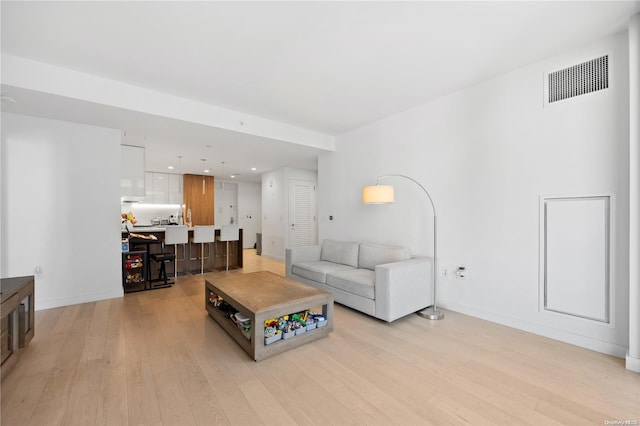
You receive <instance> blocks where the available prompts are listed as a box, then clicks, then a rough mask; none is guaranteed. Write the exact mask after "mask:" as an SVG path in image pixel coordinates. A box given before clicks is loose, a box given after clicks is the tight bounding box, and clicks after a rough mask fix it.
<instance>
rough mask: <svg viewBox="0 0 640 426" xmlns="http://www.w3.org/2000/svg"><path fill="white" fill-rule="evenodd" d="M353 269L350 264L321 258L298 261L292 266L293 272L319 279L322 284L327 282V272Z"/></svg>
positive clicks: (313, 279) (307, 277) (308, 277)
mask: <svg viewBox="0 0 640 426" xmlns="http://www.w3.org/2000/svg"><path fill="white" fill-rule="evenodd" d="M349 269H353V267H351V266H348V265H341V264H339V263H333V262H325V261H324V260H319V261H315V262H298V263H296V264H294V265H292V266H291V273H293V274H294V275H298V276H300V277H303V278H306V279H308V280H312V281H317V282H319V283H322V284H326V283H327V273H329V272H336V271H344V270H349Z"/></svg>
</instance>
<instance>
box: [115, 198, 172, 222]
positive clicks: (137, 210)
mask: <svg viewBox="0 0 640 426" xmlns="http://www.w3.org/2000/svg"><path fill="white" fill-rule="evenodd" d="M128 212H132V213H133V215H134V216H135V218H136V220H137V223H136V226H151V224H152V220H153V219H160V220H161V221H162V220H167V221H168V220H169V218H170V217H171V215H174V216H175V218H176V221H179V220H180V219H181V217H180V216H181V215H182V212H181V208H180V206H179V205H177V204H141V203H122V204H121V205H120V213H128ZM163 223H164V222H163ZM180 223H181V222H180ZM129 227H131V225H129Z"/></svg>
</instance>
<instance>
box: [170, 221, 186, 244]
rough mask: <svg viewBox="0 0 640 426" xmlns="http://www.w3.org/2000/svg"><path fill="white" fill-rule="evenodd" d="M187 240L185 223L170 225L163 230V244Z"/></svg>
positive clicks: (179, 242)
mask: <svg viewBox="0 0 640 426" xmlns="http://www.w3.org/2000/svg"><path fill="white" fill-rule="evenodd" d="M188 242H189V228H187V226H186V225H171V226H167V227H166V229H165V230H164V243H165V245H168V246H170V245H172V244H187V243H188Z"/></svg>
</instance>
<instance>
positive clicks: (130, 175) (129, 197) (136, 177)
mask: <svg viewBox="0 0 640 426" xmlns="http://www.w3.org/2000/svg"><path fill="white" fill-rule="evenodd" d="M120 148H121V149H120V152H121V159H120V164H121V173H120V196H121V197H122V199H123V201H140V199H142V198H143V197H144V196H145V173H144V148H143V147H139V146H130V145H121V146H120Z"/></svg>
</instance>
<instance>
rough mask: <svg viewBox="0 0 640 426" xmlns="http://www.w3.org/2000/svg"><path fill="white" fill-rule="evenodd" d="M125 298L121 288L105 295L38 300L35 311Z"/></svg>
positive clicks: (95, 294) (96, 294)
mask: <svg viewBox="0 0 640 426" xmlns="http://www.w3.org/2000/svg"><path fill="white" fill-rule="evenodd" d="M123 296H124V290H123V289H122V288H120V289H119V290H115V291H108V292H104V293H94V294H83V295H79V296H74V297H63V298H60V299H47V300H37V299H36V306H35V310H36V311H40V310H43V309H53V308H60V307H62V306H70V305H77V304H80V303H87V302H98V301H101V300H107V299H116V298H120V297H123Z"/></svg>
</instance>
